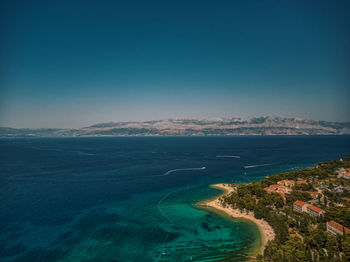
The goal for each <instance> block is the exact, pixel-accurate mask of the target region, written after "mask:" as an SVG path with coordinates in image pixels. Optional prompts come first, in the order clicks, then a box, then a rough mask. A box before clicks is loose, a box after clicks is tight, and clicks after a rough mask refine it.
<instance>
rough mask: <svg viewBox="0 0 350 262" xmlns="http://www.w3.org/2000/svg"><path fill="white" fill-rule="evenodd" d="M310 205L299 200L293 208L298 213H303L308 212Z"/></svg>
mask: <svg viewBox="0 0 350 262" xmlns="http://www.w3.org/2000/svg"><path fill="white" fill-rule="evenodd" d="M308 206H309V204H308V203H306V202H303V201H299V200H297V201H295V202H294V203H293V210H294V211H296V212H298V213H303V212H306V208H307V207H308Z"/></svg>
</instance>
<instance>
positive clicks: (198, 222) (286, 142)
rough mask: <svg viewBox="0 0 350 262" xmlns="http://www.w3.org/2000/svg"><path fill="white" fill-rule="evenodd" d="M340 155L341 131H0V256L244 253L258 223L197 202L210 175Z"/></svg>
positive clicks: (255, 171)
mask: <svg viewBox="0 0 350 262" xmlns="http://www.w3.org/2000/svg"><path fill="white" fill-rule="evenodd" d="M342 156H350V137H349V136H311V137H310V136H307V137H293V136H292V137H284V136H280V137H279V136H276V137H120V138H10V139H0V228H1V231H0V232H1V233H0V260H1V261H5V262H13V261H108V262H111V261H114V262H115V261H119V262H120V261H135V262H137V261H217V260H220V259H221V260H220V261H245V260H246V258H245V255H247V254H251V253H252V252H254V251H255V250H256V249H257V248H258V246H259V245H260V236H259V232H258V229H257V228H256V226H255V225H252V224H250V223H248V222H244V221H238V220H232V219H229V218H227V217H225V216H221V215H218V214H215V213H213V212H211V211H210V210H205V209H201V208H198V207H196V206H195V203H196V202H198V201H201V200H204V199H206V198H209V197H213V196H215V195H217V194H218V193H219V191H217V190H215V189H212V188H209V187H208V185H209V184H211V183H218V182H236V183H246V182H249V181H252V180H259V179H262V178H263V177H265V176H266V175H271V174H274V173H278V172H281V171H290V170H295V169H300V168H304V167H307V166H312V165H314V164H315V163H317V162H319V161H326V160H331V159H339V158H340V157H342ZM202 167H206V168H205V169H200V168H202Z"/></svg>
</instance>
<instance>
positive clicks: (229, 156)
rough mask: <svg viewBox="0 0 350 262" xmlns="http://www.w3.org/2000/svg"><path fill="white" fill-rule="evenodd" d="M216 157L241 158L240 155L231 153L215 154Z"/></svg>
mask: <svg viewBox="0 0 350 262" xmlns="http://www.w3.org/2000/svg"><path fill="white" fill-rule="evenodd" d="M216 157H225V158H241V157H240V156H232V155H217V156H216Z"/></svg>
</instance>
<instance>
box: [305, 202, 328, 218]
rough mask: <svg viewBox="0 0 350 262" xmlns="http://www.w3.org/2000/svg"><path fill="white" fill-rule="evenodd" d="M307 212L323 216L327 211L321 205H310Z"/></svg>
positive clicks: (311, 214) (315, 215) (314, 215)
mask: <svg viewBox="0 0 350 262" xmlns="http://www.w3.org/2000/svg"><path fill="white" fill-rule="evenodd" d="M306 212H307V213H308V214H309V215H310V216H313V217H319V216H322V215H324V213H325V211H324V210H323V209H321V208H319V207H315V206H312V205H310V206H308V207H307V208H306Z"/></svg>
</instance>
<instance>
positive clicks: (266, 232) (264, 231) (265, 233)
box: [198, 184, 275, 253]
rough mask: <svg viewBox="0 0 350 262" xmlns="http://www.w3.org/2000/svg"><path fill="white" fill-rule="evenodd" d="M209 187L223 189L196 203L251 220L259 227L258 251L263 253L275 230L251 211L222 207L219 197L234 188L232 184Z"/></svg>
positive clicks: (231, 215) (273, 236)
mask: <svg viewBox="0 0 350 262" xmlns="http://www.w3.org/2000/svg"><path fill="white" fill-rule="evenodd" d="M211 187H213V188H217V189H220V190H223V191H224V193H223V194H222V195H220V196H218V197H217V198H215V199H211V200H208V201H203V202H200V203H198V205H199V206H205V207H211V208H214V209H216V210H219V211H221V212H224V213H225V214H227V215H229V216H230V217H233V218H238V219H246V220H249V221H251V222H253V223H254V224H256V225H257V227H258V228H259V231H260V233H261V238H262V245H261V248H260V250H259V253H263V251H264V248H265V246H266V244H267V242H268V241H269V240H273V239H274V238H275V232H274V231H273V229H272V227H271V226H270V225H269V224H268V223H267V222H266V221H265V220H263V219H256V218H255V217H254V214H253V212H249V213H248V214H247V213H242V212H240V210H239V209H233V208H231V207H229V206H226V207H224V206H223V205H222V204H221V201H220V198H221V197H222V196H225V195H228V194H230V193H232V192H233V191H235V190H236V188H235V187H232V185H229V184H214V185H211Z"/></svg>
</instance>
